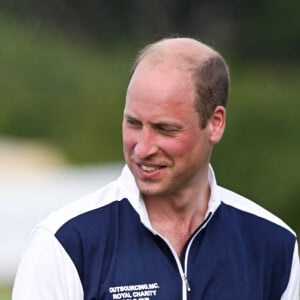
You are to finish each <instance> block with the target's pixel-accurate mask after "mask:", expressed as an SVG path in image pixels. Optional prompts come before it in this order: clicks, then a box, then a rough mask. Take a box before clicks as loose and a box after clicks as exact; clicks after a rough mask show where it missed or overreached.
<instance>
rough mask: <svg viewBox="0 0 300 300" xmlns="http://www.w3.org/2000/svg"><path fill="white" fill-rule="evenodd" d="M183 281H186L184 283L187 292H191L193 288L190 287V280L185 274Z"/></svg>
mask: <svg viewBox="0 0 300 300" xmlns="http://www.w3.org/2000/svg"><path fill="white" fill-rule="evenodd" d="M183 279H184V283H185V286H186V290H187V291H188V292H190V291H191V286H190V283H189V280H188V278H187V276H186V275H185V274H183Z"/></svg>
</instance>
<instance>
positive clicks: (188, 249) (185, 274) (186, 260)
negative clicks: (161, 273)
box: [182, 212, 212, 300]
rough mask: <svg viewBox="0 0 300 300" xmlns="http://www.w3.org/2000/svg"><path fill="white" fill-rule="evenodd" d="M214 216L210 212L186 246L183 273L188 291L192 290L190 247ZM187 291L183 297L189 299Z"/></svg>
mask: <svg viewBox="0 0 300 300" xmlns="http://www.w3.org/2000/svg"><path fill="white" fill-rule="evenodd" d="M211 217H212V213H211V212H210V213H209V214H208V215H207V217H206V219H205V220H204V221H203V223H202V225H201V226H200V227H199V229H198V230H197V231H196V232H195V233H194V235H193V236H192V238H191V239H190V241H189V243H188V245H187V248H186V252H185V256H184V273H183V276H184V277H183V278H184V282H185V286H186V291H187V292H191V291H192V289H191V286H190V283H189V280H188V277H187V274H188V258H189V253H190V249H191V247H192V244H193V241H194V240H195V238H196V237H197V236H198V234H199V233H200V231H201V230H202V229H203V228H205V226H206V225H207V223H208V222H209V220H210V219H211ZM187 292H186V293H185V297H183V298H182V299H185V300H186V299H187Z"/></svg>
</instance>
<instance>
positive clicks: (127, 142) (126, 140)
mask: <svg viewBox="0 0 300 300" xmlns="http://www.w3.org/2000/svg"><path fill="white" fill-rule="evenodd" d="M122 138H123V149H124V152H125V151H126V152H128V151H129V150H130V148H132V147H134V144H135V137H134V134H133V133H132V132H131V131H130V130H128V128H126V126H124V125H123V128H122Z"/></svg>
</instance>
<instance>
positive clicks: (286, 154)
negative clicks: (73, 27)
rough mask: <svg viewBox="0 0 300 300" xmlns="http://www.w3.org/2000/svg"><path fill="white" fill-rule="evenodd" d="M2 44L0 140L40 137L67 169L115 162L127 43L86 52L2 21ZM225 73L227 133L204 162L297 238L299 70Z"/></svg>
mask: <svg viewBox="0 0 300 300" xmlns="http://www.w3.org/2000/svg"><path fill="white" fill-rule="evenodd" d="M0 40H1V47H0V65H1V71H0V99H1V100H0V101H1V110H0V133H5V134H11V135H16V136H25V137H35V138H40V139H47V140H49V141H51V142H52V143H54V144H56V145H57V146H58V147H59V148H60V149H61V150H62V151H63V152H64V153H65V154H66V155H67V157H68V158H69V159H70V160H71V161H72V162H74V163H89V162H104V161H114V160H122V144H121V121H122V110H123V103H124V96H125V91H126V86H127V83H128V76H129V69H130V66H131V63H132V62H133V59H134V56H135V54H136V50H137V49H136V47H134V45H133V44H131V43H128V44H124V43H123V44H120V45H117V44H116V45H110V47H108V45H92V44H91V43H89V42H87V41H84V40H80V41H78V40H76V39H73V38H70V37H65V36H60V34H58V33H57V32H52V31H49V30H48V29H47V28H44V27H40V26H39V24H33V25H32V24H24V23H19V22H17V21H15V20H12V19H9V18H7V17H4V16H1V15H0ZM221 52H222V51H221ZM230 66H231V73H232V86H231V93H230V100H229V105H228V124H227V130H226V133H225V136H224V139H223V141H222V142H221V143H220V144H219V145H217V146H216V148H215V153H214V155H213V159H212V162H213V165H214V168H215V171H216V173H217V178H218V182H219V184H221V185H224V186H226V187H228V188H231V189H233V190H235V191H237V192H239V193H241V194H243V195H245V196H247V197H249V198H251V199H253V200H255V201H256V202H258V203H260V204H262V205H263V206H265V207H266V208H267V209H269V210H271V211H272V212H274V213H276V214H277V215H278V216H279V217H281V218H283V219H284V220H285V221H286V222H288V223H289V224H290V225H291V226H292V227H293V228H294V229H295V230H296V231H298V232H300V220H299V217H298V216H299V211H300V210H299V209H300V204H299V201H298V199H299V198H300V188H299V178H300V171H299V170H300V169H299V166H300V156H299V149H300V138H299V132H300V125H299V117H298V112H299V110H300V101H299V95H300V85H299V82H300V66H299V65H296V64H287V63H284V62H277V63H275V64H274V63H273V64H271V63H268V62H267V61H260V62H258V61H257V62H251V63H250V62H245V61H243V62H239V61H238V60H237V59H231V63H230Z"/></svg>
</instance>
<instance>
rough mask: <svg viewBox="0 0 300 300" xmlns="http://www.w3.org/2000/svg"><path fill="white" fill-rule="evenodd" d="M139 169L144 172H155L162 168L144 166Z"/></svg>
mask: <svg viewBox="0 0 300 300" xmlns="http://www.w3.org/2000/svg"><path fill="white" fill-rule="evenodd" d="M140 167H141V169H142V170H143V171H145V172H149V173H150V172H155V171H157V170H158V169H161V168H162V167H157V166H155V167H154V166H146V165H140Z"/></svg>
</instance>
